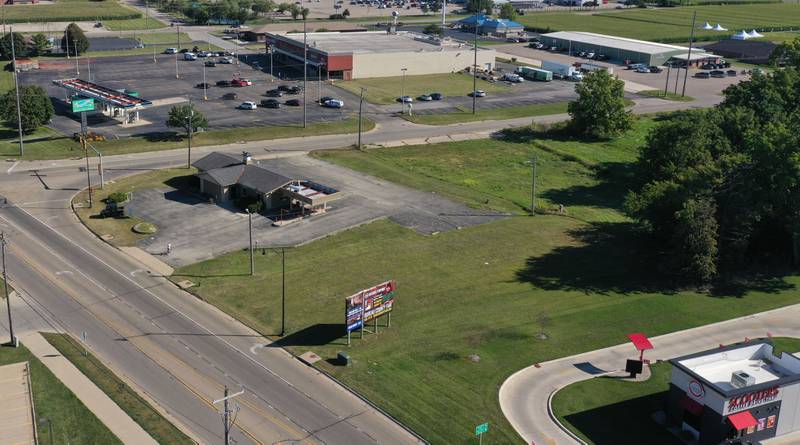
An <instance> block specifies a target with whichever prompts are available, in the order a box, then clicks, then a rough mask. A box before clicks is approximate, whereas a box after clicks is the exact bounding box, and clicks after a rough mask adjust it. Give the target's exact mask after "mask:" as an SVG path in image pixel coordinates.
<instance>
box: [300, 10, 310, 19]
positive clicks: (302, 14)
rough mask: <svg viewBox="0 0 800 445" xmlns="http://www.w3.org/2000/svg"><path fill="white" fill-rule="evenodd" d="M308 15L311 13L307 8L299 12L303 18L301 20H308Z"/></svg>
mask: <svg viewBox="0 0 800 445" xmlns="http://www.w3.org/2000/svg"><path fill="white" fill-rule="evenodd" d="M310 13H311V11H310V10H309V9H308V8H303V9H301V10H300V15H301V16H303V20H305V19H307V18H308V14H310Z"/></svg>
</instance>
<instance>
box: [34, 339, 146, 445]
mask: <svg viewBox="0 0 800 445" xmlns="http://www.w3.org/2000/svg"><path fill="white" fill-rule="evenodd" d="M20 340H21V341H22V343H24V344H25V347H27V348H28V350H30V351H31V353H32V354H33V355H35V356H36V357H37V358H38V359H39V360H41V362H42V363H44V365H45V366H47V368H48V369H49V370H50V371H51V372H52V373H53V374H54V375H55V376H56V377H57V378H58V379H59V380H60V381H61V383H63V384H64V385H66V387H67V388H69V389H70V391H72V392H73V393H74V394H75V396H77V397H78V399H80V401H81V402H83V404H84V405H86V407H87V408H89V410H91V411H92V412H93V413H94V415H95V416H97V418H98V419H100V421H101V422H103V423H104V424H105V425H106V426H107V427H108V429H110V430H111V432H112V433H114V434H115V435H116V436H117V437H118V438H119V440H121V441H122V442H123V443H126V444H132V445H158V442H156V441H155V440H154V439H153V438H152V437H150V435H149V434H147V432H146V431H145V430H143V429H142V427H141V426H139V424H138V423H136V422H134V421H133V419H131V418H130V416H128V414H127V413H126V412H125V411H123V410H122V408H120V407H119V406H117V404H116V403H114V401H113V400H111V399H110V398H109V397H108V396H107V395H106V394H105V393H104V392H103V391H101V390H100V388H98V387H97V386H95V384H94V383H92V381H91V380H89V379H88V378H87V377H86V376H85V375H83V373H81V372H80V371H79V370H78V368H76V367H75V366H74V365H73V364H72V363H71V362H70V361H69V360H68V359H67V358H65V357H64V356H62V355H61V354H60V353H59V352H58V350H57V349H56V348H54V347H53V346H52V345H51V344H50V343H48V342H47V340H45V339H44V337H42V335H41V334H39V333H38V332H30V333H28V334H25V335H23V336H22V338H21V339H20Z"/></svg>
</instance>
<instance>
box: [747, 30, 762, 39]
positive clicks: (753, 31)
mask: <svg viewBox="0 0 800 445" xmlns="http://www.w3.org/2000/svg"><path fill="white" fill-rule="evenodd" d="M747 35H749V36H750V37H752V38H754V39H755V38H758V37H764V36H763V35H762V34H759V33H758V31H756V30H755V29H754V30H752V31H750V32H748V33H747Z"/></svg>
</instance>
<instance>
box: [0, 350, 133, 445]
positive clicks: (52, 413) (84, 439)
mask: <svg viewBox="0 0 800 445" xmlns="http://www.w3.org/2000/svg"><path fill="white" fill-rule="evenodd" d="M5 340H6V339H2V340H0V341H3V342H5ZM24 361H27V362H28V363H29V364H30V372H31V387H32V390H33V405H34V409H35V411H36V418H37V419H42V418H47V419H49V420H50V424H51V425H52V428H53V429H52V442H53V443H59V444H61V443H63V444H66V443H69V444H73V445H94V444H99V443H102V444H109V445H116V444H119V445H122V441H120V440H119V439H118V438H117V436H115V435H114V433H112V432H111V431H110V430H109V429H108V428H107V427H106V426H105V425H104V424H103V422H101V421H100V420H99V419H98V418H97V417H96V416H95V415H94V414H93V413H92V412H91V411H89V409H88V408H86V406H85V405H84V404H83V403H82V402H81V401H80V400H79V399H78V398H77V397H75V394H73V393H72V391H70V390H69V388H67V387H66V386H64V384H63V383H61V381H60V380H58V379H57V378H56V376H54V375H53V373H51V372H50V370H49V369H47V367H46V366H45V365H44V364H43V363H42V362H40V361H39V359H37V358H36V357H35V356H34V355H33V354H31V352H30V351H28V349H27V348H26V347H25V345H20V347H19V348H9V347H6V346H0V366H2V365H8V364H11V363H19V362H24ZM38 429H39V442H40V443H50V442H49V441H50V440H51V437H50V432H49V431H48V428H47V426H41V425H39V426H38Z"/></svg>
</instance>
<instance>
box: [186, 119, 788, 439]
mask: <svg viewBox="0 0 800 445" xmlns="http://www.w3.org/2000/svg"><path fill="white" fill-rule="evenodd" d="M652 125H654V123H653V121H652V120H640V121H639V122H637V125H636V128H635V130H634V131H633V132H631V134H630V135H628V137H626V138H622V139H619V140H612V141H607V142H596V143H583V142H578V141H574V140H570V139H565V138H551V137H548V136H547V135H546V134H539V133H534V132H531V131H530V130H519V131H517V132H514V133H513V136H509V138H510V139H507V140H504V141H501V140H482V141H465V142H457V143H448V144H429V145H424V146H412V147H403V148H385V149H371V150H366V151H357V150H346V151H324V152H319V153H317V154H316V155H317V156H318V157H319V158H320V159H323V160H327V161H332V162H335V163H337V164H341V165H344V166H348V167H352V168H355V169H356V170H362V171H366V172H368V173H369V174H371V175H374V176H376V177H378V178H380V179H381V180H389V181H393V182H397V183H400V184H404V185H408V186H412V187H417V188H420V189H422V190H426V191H431V192H436V193H439V194H442V195H446V196H449V197H452V198H454V199H457V200H460V201H462V202H465V203H467V204H468V205H470V206H472V207H479V208H489V209H495V210H500V211H506V212H509V213H511V214H512V215H514V216H511V217H509V218H507V219H505V220H502V221H499V222H495V223H491V224H485V225H480V226H474V227H469V228H462V229H461V230H452V231H448V232H444V233H439V234H437V235H432V236H422V235H419V234H418V233H416V232H415V231H413V230H410V229H406V228H403V227H400V226H398V225H395V224H394V223H392V222H390V221H378V222H374V223H371V224H368V225H365V226H361V227H358V228H354V229H351V230H348V231H345V232H342V233H339V234H337V235H333V236H330V237H328V238H324V239H322V240H319V241H315V242H313V243H310V244H307V245H304V246H302V247H297V248H294V249H291V250H290V251H288V252H287V253H286V283H287V289H286V292H287V298H286V302H287V315H286V317H287V318H286V320H287V327H288V332H289V333H290V334H289V335H287V336H286V337H285V338H283V339H281V340H280V342H279V343H280V344H282V345H284V346H286V347H289V348H290V349H291V350H292V351H294V352H296V353H302V352H305V351H308V350H312V351H314V352H316V353H318V354H320V355H321V356H322V357H323V359H333V358H334V357H335V356H336V353H337V352H338V351H342V350H347V351H348V353H349V354H350V356H351V358H352V360H353V364H352V366H350V367H339V366H335V365H334V364H332V363H330V362H327V361H325V360H323V361H322V362H321V365H320V366H321V367H322V368H323V369H324V370H326V371H328V372H331V373H332V374H333V375H335V376H336V377H337V378H339V379H342V380H343V381H344V382H345V383H346V384H348V385H350V386H352V387H354V388H355V389H357V390H358V391H360V392H361V393H363V394H364V395H365V396H366V397H368V398H369V399H370V400H372V401H373V402H375V403H377V404H378V405H379V406H381V407H382V408H384V409H386V410H388V411H389V412H390V413H391V414H392V415H394V416H396V417H398V418H399V419H400V420H401V421H403V422H405V423H406V424H408V425H409V426H411V427H412V428H414V429H415V430H417V431H418V432H420V433H421V434H422V435H423V436H424V437H426V438H427V439H428V440H430V441H431V442H432V443H434V444H469V443H474V440H475V438H474V436H473V429H474V427H475V425H477V424H479V423H482V422H484V421H489V422H490V423H491V424H492V432H491V435H490V437H491V441H492V442H491V443H520V440H519V438H518V437H517V435H516V433H515V432H514V431H513V429H512V428H511V427H510V426H509V425H508V423H507V422H506V421H505V420H504V417H503V415H502V413H501V411H500V408H499V405H498V402H497V389H498V387H499V385H500V384H501V383H502V382H503V380H505V378H506V377H508V376H509V375H510V374H511V373H513V372H515V371H517V370H518V369H520V368H522V367H525V366H528V365H530V364H531V363H534V362H543V361H546V360H549V359H553V358H557V357H562V356H566V355H571V354H575V353H579V352H583V351H588V350H593V349H597V348H600V347H603V346H609V345H613V344H619V343H624V342H625V341H626V339H625V337H624V333H626V332H636V331H639V330H642V331H646V332H647V333H648V334H649V335H652V336H655V335H658V334H662V333H666V332H670V331H675V330H679V329H685V328H689V327H693V326H698V325H702V324H706V323H710V322H713V321H718V320H724V319H728V318H732V317H735V316H738V315H743V314H748V313H752V312H757V311H761V310H765V309H769V308H775V307H779V306H782V305H786V304H790V303H794V302H797V301H798V297H797V293H796V291H794V288H795V286H797V285H798V284H800V277H787V278H777V279H774V280H765V281H764V282H753V283H747V284H744V285H742V286H739V287H731V288H725V289H714V291H713V292H711V293H710V294H709V293H698V292H694V291H690V290H682V289H675V288H674V287H672V286H671V285H670V280H668V279H665V278H662V277H660V276H659V275H658V273H657V265H656V264H654V263H653V262H652V261H650V260H648V256H647V255H646V252H644V251H643V249H642V248H641V247H640V246H641V243H640V242H639V241H638V238H637V236H636V235H635V233H636V232H635V231H634V230H633V228H632V224H631V223H630V222H629V221H628V219H627V218H626V217H625V216H623V215H622V214H621V213H620V206H621V203H622V199H623V196H624V194H625V193H626V191H627V190H628V188H629V186H628V181H630V175H631V174H632V172H631V162H632V161H633V160H634V159H635V158H636V147H638V146H639V145H640V144H641V143H642V141H643V139H644V137H645V135H646V132H647V129H648V128H650V127H651V126H652ZM533 156H536V157H537V166H538V168H537V172H538V182H537V193H538V197H539V198H538V199H539V201H538V203H537V205H539V206H540V207H541V208H542V210H543V211H548V210H552V209H553V206H554V205H556V204H558V203H563V204H565V205H566V208H567V215H566V216H557V215H553V214H541V215H537V216H535V217H530V216H524V214H525V209H526V208H527V206H528V205H529V199H530V198H529V196H530V180H531V176H530V171H531V167H530V165H529V164H528V163H527V162H528V160H529V159H531V158H532V157H533ZM345 192H346V190H345ZM247 261H248V256H247V254H246V252H234V253H231V254H228V255H224V256H221V257H219V258H216V259H214V260H210V261H206V262H202V263H198V264H195V265H190V266H187V267H184V268H181V269H179V270H178V271H176V274H175V279H176V280H182V279H190V280H192V281H193V282H195V283H197V286H196V287H194V288H192V291H193V292H195V293H197V294H198V295H200V296H201V297H202V298H203V299H204V300H205V301H208V302H210V303H212V304H214V305H216V306H218V307H220V308H221V309H222V310H224V311H225V312H227V313H229V314H231V315H232V316H234V317H236V318H237V319H239V320H242V321H243V322H245V323H247V324H249V325H250V326H252V327H254V328H256V329H257V330H259V331H260V332H262V333H265V334H272V333H275V332H277V330H278V329H279V327H280V319H281V315H280V291H281V289H280V286H276V285H275V283H278V281H277V280H279V279H280V257H279V256H278V255H276V254H272V253H267V254H266V255H258V256H257V259H256V261H257V262H258V264H257V265H256V271H257V272H256V276H255V277H250V276H247ZM332 265H335V267H332ZM390 278H394V279H396V280H397V283H398V291H397V292H398V294H397V306H396V308H397V309H396V311H395V312H394V314H393V315H392V327H391V328H388V329H387V328H382V329H381V332H380V334H378V335H371V334H368V335H366V337H365V338H364V339H363V340H361V339H358V338H356V339H354V343H353V345H352V346H351V347H350V348H348V347H347V346H346V345H345V343H344V338H343V337H342V335H343V327H342V326H343V324H342V323H343V321H344V320H343V316H344V314H343V309H344V308H343V304H344V303H343V300H344V298H345V297H346V296H348V295H351V294H353V293H354V292H356V291H358V290H360V289H363V288H366V287H369V286H371V285H374V284H376V283H378V282H381V281H383V280H386V279H390ZM711 295H713V297H712V296H711ZM726 296H730V297H733V296H737V297H739V298H722V297H726ZM665 314H669V315H668V316H665ZM542 315H546V316H547V317H548V318H549V319H550V320H551V323H550V325H549V327H548V328H547V329H546V332H547V334H548V335H549V339H548V340H544V341H542V340H538V339H537V338H536V334H537V333H538V332H539V330H540V328H539V326H538V324H537V322H536V320H537V319H539V318H540V317H541V316H542ZM576 332H579V333H581V335H575V333H576ZM356 337H357V336H356ZM470 354H477V355H479V356H480V361H479V362H474V361H471V360H470V359H468V356H469V355H470Z"/></svg>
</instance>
